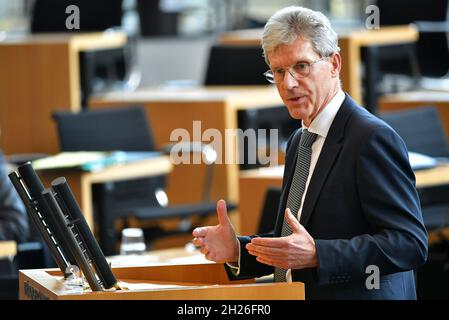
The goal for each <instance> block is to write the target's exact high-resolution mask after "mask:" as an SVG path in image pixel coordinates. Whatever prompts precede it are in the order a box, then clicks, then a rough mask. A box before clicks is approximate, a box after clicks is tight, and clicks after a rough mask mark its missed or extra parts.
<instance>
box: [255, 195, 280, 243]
mask: <svg viewBox="0 0 449 320" xmlns="http://www.w3.org/2000/svg"><path fill="white" fill-rule="evenodd" d="M281 192H282V189H281V188H278V187H270V188H268V189H267V192H266V193H265V200H264V204H263V209H262V213H261V214H262V215H261V216H260V221H259V228H258V230H257V233H258V234H262V233H268V232H270V231H273V230H274V227H275V224H276V216H277V212H278V208H279V203H280V200H281Z"/></svg>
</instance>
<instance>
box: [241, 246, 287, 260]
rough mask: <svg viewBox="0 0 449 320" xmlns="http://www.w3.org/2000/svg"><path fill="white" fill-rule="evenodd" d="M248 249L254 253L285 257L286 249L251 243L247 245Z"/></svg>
mask: <svg viewBox="0 0 449 320" xmlns="http://www.w3.org/2000/svg"><path fill="white" fill-rule="evenodd" d="M246 249H247V250H248V252H250V253H251V254H253V253H254V254H253V255H267V256H277V257H285V255H286V250H285V249H283V248H270V247H264V246H257V245H254V244H251V243H248V244H247V245H246Z"/></svg>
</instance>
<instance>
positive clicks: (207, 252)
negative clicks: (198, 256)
mask: <svg viewBox="0 0 449 320" xmlns="http://www.w3.org/2000/svg"><path fill="white" fill-rule="evenodd" d="M200 252H201V253H202V254H204V255H205V256H207V255H208V254H209V250H207V249H206V248H205V247H201V249H200Z"/></svg>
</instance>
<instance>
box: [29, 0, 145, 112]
mask: <svg viewBox="0 0 449 320" xmlns="http://www.w3.org/2000/svg"><path fill="white" fill-rule="evenodd" d="M122 3H123V0H97V1H90V0H58V1H54V0H35V2H34V5H33V8H32V13H31V33H56V32H59V33H79V32H103V31H111V30H114V29H115V30H121V26H122V16H123V4H122ZM69 5H76V6H78V8H79V11H80V28H79V29H67V27H66V19H67V17H68V14H67V13H66V12H65V10H66V8H67V7H68V6H69ZM135 42H136V41H135V39H134V38H133V37H132V35H130V34H128V42H127V43H126V44H125V45H124V46H123V47H122V48H115V49H98V50H89V51H82V52H80V57H79V58H80V82H81V83H80V85H81V105H82V106H87V105H88V103H87V102H88V99H89V97H90V96H91V95H92V94H94V93H97V92H101V91H106V90H112V89H124V90H134V89H135V88H137V86H138V85H139V82H140V72H139V71H138V67H137V64H136V61H135V60H136V59H135V57H136V56H137V53H136V43H135Z"/></svg>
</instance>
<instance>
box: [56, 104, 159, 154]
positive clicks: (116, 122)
mask: <svg viewBox="0 0 449 320" xmlns="http://www.w3.org/2000/svg"><path fill="white" fill-rule="evenodd" d="M53 117H54V119H55V120H56V124H57V127H58V133H59V141H60V146H61V151H113V150H122V151H153V150H154V142H153V137H152V134H151V133H150V129H149V126H148V123H147V117H146V115H145V111H144V109H143V108H142V107H124V108H108V109H99V110H83V111H81V112H79V113H72V112H55V113H54V114H53Z"/></svg>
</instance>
